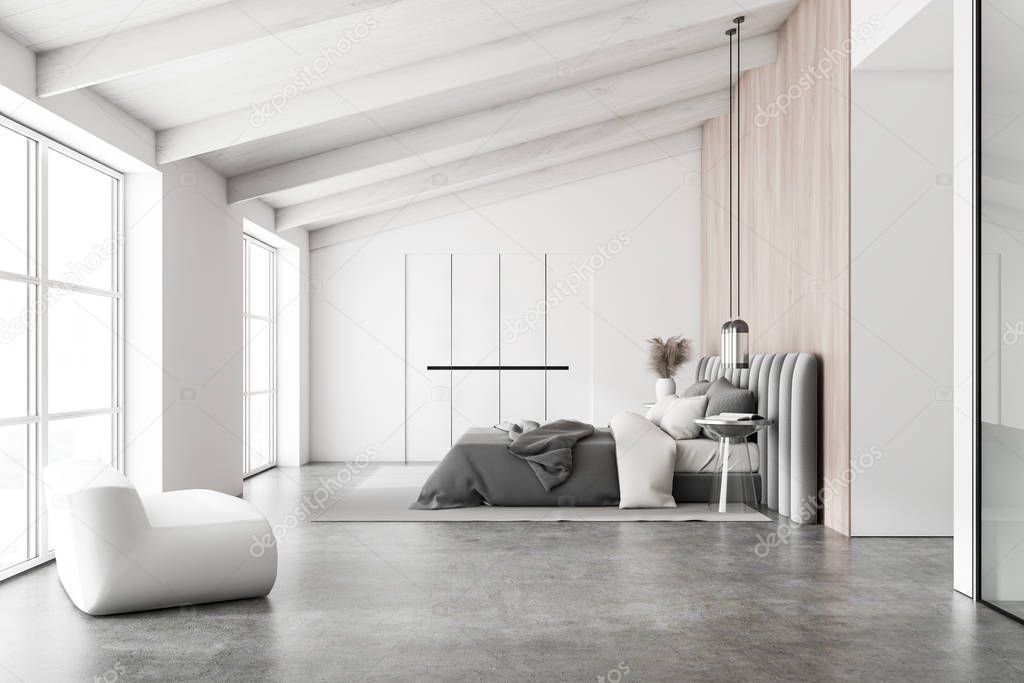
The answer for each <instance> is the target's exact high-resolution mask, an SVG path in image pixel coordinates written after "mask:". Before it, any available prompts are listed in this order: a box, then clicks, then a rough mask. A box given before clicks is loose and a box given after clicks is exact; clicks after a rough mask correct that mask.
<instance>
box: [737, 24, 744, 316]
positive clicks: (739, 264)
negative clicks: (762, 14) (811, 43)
mask: <svg viewBox="0 0 1024 683" xmlns="http://www.w3.org/2000/svg"><path fill="white" fill-rule="evenodd" d="M742 24H743V17H737V19H736V317H737V318H739V317H740V315H741V313H740V294H741V293H742V290H743V287H742V283H743V280H742V276H741V274H740V273H741V270H740V269H741V268H742V267H743V263H742V260H741V259H740V242H741V239H740V237H741V233H742V228H741V227H740V206H741V204H740V188H741V187H742V186H743V182H742V176H741V175H740V171H741V168H740V151H741V149H740V148H741V146H742V145H741V144H740V143H741V141H740V120H741V119H740V68H741V67H740V26H741V25H742Z"/></svg>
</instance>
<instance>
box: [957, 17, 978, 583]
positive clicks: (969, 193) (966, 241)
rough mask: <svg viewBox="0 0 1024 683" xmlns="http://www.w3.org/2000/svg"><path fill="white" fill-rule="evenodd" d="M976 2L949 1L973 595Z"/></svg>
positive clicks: (961, 486) (964, 571) (961, 496)
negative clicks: (951, 11) (951, 22)
mask: <svg viewBox="0 0 1024 683" xmlns="http://www.w3.org/2000/svg"><path fill="white" fill-rule="evenodd" d="M973 5H974V3H970V2H955V3H953V13H954V14H953V158H954V159H955V160H956V165H955V166H954V168H953V192H954V199H953V368H954V370H953V383H954V394H953V405H954V411H953V466H954V469H953V516H954V530H953V587H954V588H955V589H956V590H958V591H960V592H961V593H964V594H965V595H969V596H971V597H974V595H975V585H976V582H975V570H974V568H975V566H976V565H977V563H976V562H975V547H976V544H975V540H974V528H975V516H974V508H975V500H974V492H975V490H976V488H975V476H974V472H975V467H974V457H975V453H974V436H975V435H974V418H975V414H974V410H975V406H974V395H975V383H976V381H977V377H976V376H975V371H974V338H975V334H974V333H975V329H974V300H975V289H974V261H975V258H974V257H975V253H974V232H975V231H974V161H975V159H974V133H975V128H974V125H975V122H974V85H975V84H974V7H973Z"/></svg>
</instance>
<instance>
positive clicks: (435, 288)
mask: <svg viewBox="0 0 1024 683" xmlns="http://www.w3.org/2000/svg"><path fill="white" fill-rule="evenodd" d="M592 275H593V273H592V272H590V271H589V270H588V266H587V261H586V257H582V256H577V255H570V254H523V253H518V254H407V255H406V257H405V416H406V420H405V457H406V461H408V462H415V461H419V462H436V461H438V460H440V459H441V458H442V457H443V456H444V455H445V453H447V452H448V449H449V448H450V446H451V444H452V442H453V441H454V440H455V439H458V437H459V435H460V434H462V432H463V431H465V430H466V429H467V428H469V427H490V426H492V425H495V424H497V423H498V422H501V421H503V420H519V419H531V420H536V421H538V422H544V421H545V420H548V419H558V418H573V419H578V420H582V421H585V422H592V421H593V413H594V409H593V396H594V386H593V382H594V373H593V366H594V364H593V357H594V349H593V346H594V345H593V339H594V313H593V305H592V298H593V297H592V286H593V279H592V277H591V276H592Z"/></svg>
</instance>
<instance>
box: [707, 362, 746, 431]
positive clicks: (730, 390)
mask: <svg viewBox="0 0 1024 683" xmlns="http://www.w3.org/2000/svg"><path fill="white" fill-rule="evenodd" d="M707 397H708V408H707V411H706V412H705V413H704V415H705V416H706V417H710V416H711V415H718V414H719V413H756V412H757V398H755V397H754V392H752V391H750V390H748V389H738V388H736V387H735V386H733V384H732V382H730V381H729V380H727V379H726V378H724V377H721V378H719V379H717V380H715V382H714V383H713V384H712V385H711V386H710V387H708V390H707ZM704 436H706V437H707V438H709V439H715V438H717V437H716V436H715V435H714V434H712V433H711V432H709V431H708V430H707V429H705V430H704Z"/></svg>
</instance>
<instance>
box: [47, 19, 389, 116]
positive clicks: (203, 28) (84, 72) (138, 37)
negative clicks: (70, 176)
mask: <svg viewBox="0 0 1024 683" xmlns="http://www.w3.org/2000/svg"><path fill="white" fill-rule="evenodd" d="M393 1H394V0H303V2H301V3H291V2H281V1H280V0H234V1H233V2H226V3H224V4H222V5H215V6H213V7H209V8H207V9H204V10H200V11H198V12H192V13H190V14H183V15H181V16H177V17H173V18H171V19H164V20H163V21H158V22H155V23H152V24H146V25H143V26H139V27H137V28H133V29H129V30H126V31H120V32H116V33H111V34H110V35H107V36H102V37H100V38H94V39H92V40H86V41H83V42H81V43H75V44H73V45H68V46H66V47H60V48H56V49H53V50H47V51H45V52H41V53H39V55H37V57H36V91H37V94H38V95H39V96H40V97H49V96H51V95H58V94H60V93H64V92H68V91H71V90H77V89H79V88H85V87H88V86H91V85H97V84H99V83H106V82H107V81H112V80H115V79H117V78H123V77H125V76H130V75H132V74H137V73H141V72H143V71H148V70H150V69H155V68H157V67H159V66H163V65H164V64H168V63H170V62H175V61H178V60H181V59H186V58H188V57H194V56H196V55H201V54H204V53H207V52H212V51H214V50H219V49H221V48H223V47H226V46H230V45H237V44H239V43H245V42H249V41H253V40H260V39H265V38H267V37H268V36H273V35H275V34H279V33H284V32H286V31H291V30H294V29H297V28H302V27H303V26H309V25H311V24H317V23H321V22H324V21H328V20H331V19H337V18H339V17H344V16H348V15H352V14H357V13H358V15H359V16H360V17H361V16H363V15H365V14H366V13H367V12H369V11H370V10H373V9H374V8H377V7H385V6H387V5H388V4H389V3H390V2H393ZM296 8H301V9H302V11H301V12H297V11H296Z"/></svg>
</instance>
